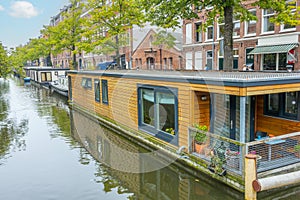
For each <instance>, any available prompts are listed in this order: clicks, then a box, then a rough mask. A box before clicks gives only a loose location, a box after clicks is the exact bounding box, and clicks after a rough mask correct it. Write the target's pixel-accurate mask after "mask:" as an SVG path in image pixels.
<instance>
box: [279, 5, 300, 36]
mask: <svg viewBox="0 0 300 200" xmlns="http://www.w3.org/2000/svg"><path fill="white" fill-rule="evenodd" d="M286 4H287V5H288V6H289V7H290V8H291V12H292V13H296V8H297V4H296V1H295V0H287V1H286ZM280 28H281V31H285V30H288V31H290V30H295V29H296V26H295V25H291V24H282V25H281V26H280Z"/></svg>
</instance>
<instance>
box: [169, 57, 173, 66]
mask: <svg viewBox="0 0 300 200" xmlns="http://www.w3.org/2000/svg"><path fill="white" fill-rule="evenodd" d="M169 69H173V58H172V57H170V58H169Z"/></svg>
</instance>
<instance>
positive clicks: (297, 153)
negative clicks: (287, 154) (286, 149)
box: [294, 144, 300, 158]
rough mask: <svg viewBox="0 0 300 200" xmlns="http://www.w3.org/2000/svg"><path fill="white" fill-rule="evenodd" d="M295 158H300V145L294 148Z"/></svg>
mask: <svg viewBox="0 0 300 200" xmlns="http://www.w3.org/2000/svg"><path fill="white" fill-rule="evenodd" d="M294 151H295V156H296V157H297V158H300V144H297V145H295V146H294Z"/></svg>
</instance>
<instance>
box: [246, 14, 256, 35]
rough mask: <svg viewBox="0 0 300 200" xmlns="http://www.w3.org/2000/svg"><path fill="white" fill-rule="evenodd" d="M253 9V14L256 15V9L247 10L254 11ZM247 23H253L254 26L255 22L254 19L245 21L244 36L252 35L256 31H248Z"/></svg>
mask: <svg viewBox="0 0 300 200" xmlns="http://www.w3.org/2000/svg"><path fill="white" fill-rule="evenodd" d="M254 11H255V16H256V9H250V10H249V12H254ZM249 24H255V26H256V24H257V22H256V20H250V21H245V36H254V35H256V31H255V32H254V33H248V27H249ZM255 30H256V29H255Z"/></svg>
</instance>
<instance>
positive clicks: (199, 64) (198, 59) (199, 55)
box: [195, 51, 203, 70]
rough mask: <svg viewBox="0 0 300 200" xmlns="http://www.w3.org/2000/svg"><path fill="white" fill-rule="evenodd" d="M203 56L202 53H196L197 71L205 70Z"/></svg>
mask: <svg viewBox="0 0 300 200" xmlns="http://www.w3.org/2000/svg"><path fill="white" fill-rule="evenodd" d="M202 63H203V56H202V51H196V52H195V70H203V65H202Z"/></svg>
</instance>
